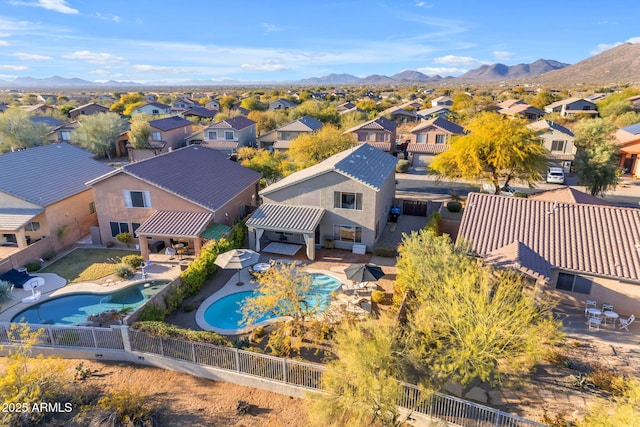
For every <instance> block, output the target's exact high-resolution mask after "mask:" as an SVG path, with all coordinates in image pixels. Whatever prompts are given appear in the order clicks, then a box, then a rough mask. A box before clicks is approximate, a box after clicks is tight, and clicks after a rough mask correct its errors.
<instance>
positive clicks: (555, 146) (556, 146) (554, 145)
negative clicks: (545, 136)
mask: <svg viewBox="0 0 640 427" xmlns="http://www.w3.org/2000/svg"><path fill="white" fill-rule="evenodd" d="M564 143H565V141H551V151H559V152H561V153H564Z"/></svg>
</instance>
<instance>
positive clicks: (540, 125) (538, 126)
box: [527, 119, 574, 136]
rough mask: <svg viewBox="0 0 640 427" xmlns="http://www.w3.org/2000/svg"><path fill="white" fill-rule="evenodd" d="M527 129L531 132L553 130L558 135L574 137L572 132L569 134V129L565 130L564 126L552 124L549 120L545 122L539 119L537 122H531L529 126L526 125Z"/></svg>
mask: <svg viewBox="0 0 640 427" xmlns="http://www.w3.org/2000/svg"><path fill="white" fill-rule="evenodd" d="M527 127H528V128H529V129H531V130H533V131H542V130H548V129H553V130H557V131H558V132H560V133H564V134H566V135H568V136H574V135H573V132H571V131H570V130H569V129H567V128H566V127H564V126H561V125H559V124H557V123H555V122H552V121H550V120H546V119H541V120H538V121H537V122H533V123H531V124H528V125H527Z"/></svg>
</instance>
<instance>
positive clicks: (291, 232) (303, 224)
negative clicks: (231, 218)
mask: <svg viewBox="0 0 640 427" xmlns="http://www.w3.org/2000/svg"><path fill="white" fill-rule="evenodd" d="M324 211H325V210H324V209H323V208H317V207H310V206H290V205H279V204H275V203H265V204H263V205H262V206H260V207H259V208H258V209H256V211H255V212H253V214H252V215H251V217H249V219H248V220H247V228H248V232H249V247H250V248H251V249H252V250H254V251H256V252H260V251H261V250H263V249H264V248H265V247H266V246H267V245H268V244H270V243H271V242H278V243H283V244H300V245H304V246H305V247H306V255H307V258H308V259H310V260H313V259H315V257H316V243H318V240H319V226H320V221H321V220H322V217H323V215H324Z"/></svg>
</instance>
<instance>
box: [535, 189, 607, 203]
mask: <svg viewBox="0 0 640 427" xmlns="http://www.w3.org/2000/svg"><path fill="white" fill-rule="evenodd" d="M528 198H529V199H531V200H546V201H548V202H557V203H582V204H583V205H602V206H611V203H609V202H608V201H606V200H605V199H601V198H600V197H596V196H592V195H591V194H588V193H583V192H582V191H578V190H576V189H575V188H573V187H569V186H563V187H560V188H556V189H555V190H546V191H541V192H539V193H532V194H529V197H528Z"/></svg>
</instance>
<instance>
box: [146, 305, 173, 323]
mask: <svg viewBox="0 0 640 427" xmlns="http://www.w3.org/2000/svg"><path fill="white" fill-rule="evenodd" d="M166 315H167V311H166V310H165V309H164V308H162V307H159V306H157V305H147V306H145V307H144V308H143V309H142V311H141V312H140V317H139V319H140V321H141V322H162V321H163V320H164V318H165V316H166Z"/></svg>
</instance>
